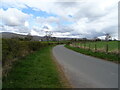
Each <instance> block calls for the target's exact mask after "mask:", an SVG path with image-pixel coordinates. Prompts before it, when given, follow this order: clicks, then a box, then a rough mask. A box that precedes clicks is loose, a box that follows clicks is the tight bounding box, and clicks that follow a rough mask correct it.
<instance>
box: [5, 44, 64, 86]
mask: <svg viewBox="0 0 120 90" xmlns="http://www.w3.org/2000/svg"><path fill="white" fill-rule="evenodd" d="M51 49H52V46H48V47H45V48H42V49H41V50H40V51H36V52H34V53H31V54H29V55H27V56H26V57H24V58H23V59H21V60H18V61H16V62H15V63H14V64H13V68H12V69H11V71H10V72H9V74H8V76H7V77H4V78H3V88H62V87H65V86H64V85H63V84H62V81H61V78H60V76H59V72H58V70H57V68H56V65H55V64H54V62H53V60H52V57H51V54H50V53H51Z"/></svg>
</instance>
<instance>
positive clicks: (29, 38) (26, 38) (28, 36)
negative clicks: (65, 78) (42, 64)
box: [25, 33, 33, 41]
mask: <svg viewBox="0 0 120 90" xmlns="http://www.w3.org/2000/svg"><path fill="white" fill-rule="evenodd" d="M32 38H33V37H32V36H31V34H30V33H28V35H27V36H26V37H25V40H26V41H31V40H32Z"/></svg>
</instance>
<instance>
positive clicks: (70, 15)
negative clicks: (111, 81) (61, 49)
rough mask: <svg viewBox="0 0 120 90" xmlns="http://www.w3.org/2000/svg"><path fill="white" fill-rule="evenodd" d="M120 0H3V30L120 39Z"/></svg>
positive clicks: (0, 9)
mask: <svg viewBox="0 0 120 90" xmlns="http://www.w3.org/2000/svg"><path fill="white" fill-rule="evenodd" d="M118 1H119V0H64V1H63V0H2V1H1V3H0V32H13V33H18V34H26V35H27V34H28V33H30V34H31V35H38V36H45V34H46V33H45V32H46V31H49V32H52V36H53V37H70V38H95V37H99V38H104V36H105V34H107V33H109V34H110V35H111V36H112V38H113V39H118Z"/></svg>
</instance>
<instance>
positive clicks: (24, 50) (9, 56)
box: [2, 39, 54, 74]
mask: <svg viewBox="0 0 120 90" xmlns="http://www.w3.org/2000/svg"><path fill="white" fill-rule="evenodd" d="M53 44H54V43H41V42H39V41H19V40H16V39H2V66H3V74H4V73H5V74H6V73H7V72H8V71H9V68H11V66H12V63H13V62H14V61H15V60H18V59H19V58H22V57H24V56H26V55H28V54H29V53H32V52H34V51H37V50H40V49H41V48H43V47H46V46H48V45H53Z"/></svg>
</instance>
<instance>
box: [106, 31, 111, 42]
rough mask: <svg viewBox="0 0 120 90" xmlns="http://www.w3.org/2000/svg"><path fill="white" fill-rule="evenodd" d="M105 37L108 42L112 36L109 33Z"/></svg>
mask: <svg viewBox="0 0 120 90" xmlns="http://www.w3.org/2000/svg"><path fill="white" fill-rule="evenodd" d="M105 36H106V37H105V40H106V41H108V40H109V39H110V38H111V36H110V34H109V33H107V34H105Z"/></svg>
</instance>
